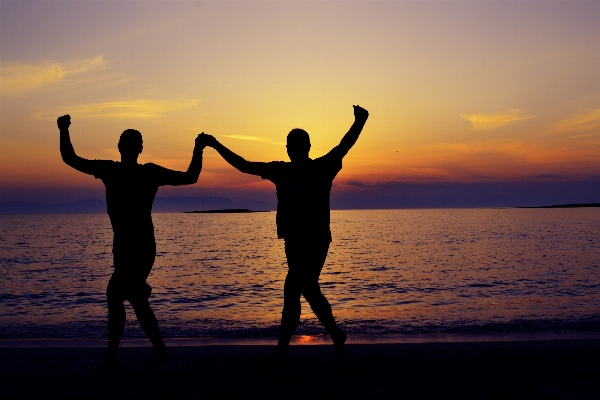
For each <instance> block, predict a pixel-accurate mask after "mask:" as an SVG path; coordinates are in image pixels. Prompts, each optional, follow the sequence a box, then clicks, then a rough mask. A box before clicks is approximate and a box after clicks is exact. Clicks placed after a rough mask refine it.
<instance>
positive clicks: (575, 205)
mask: <svg viewBox="0 0 600 400" xmlns="http://www.w3.org/2000/svg"><path fill="white" fill-rule="evenodd" d="M582 207H600V203H587V204H555V205H552V206H535V207H517V208H582Z"/></svg>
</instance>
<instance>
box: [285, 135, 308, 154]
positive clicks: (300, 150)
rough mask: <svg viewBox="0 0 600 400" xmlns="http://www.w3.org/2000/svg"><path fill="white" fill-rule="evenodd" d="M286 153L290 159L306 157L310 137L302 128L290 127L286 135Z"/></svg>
mask: <svg viewBox="0 0 600 400" xmlns="http://www.w3.org/2000/svg"><path fill="white" fill-rule="evenodd" d="M285 147H287V153H288V156H289V157H290V160H291V161H292V162H293V161H294V160H297V161H302V160H305V159H308V152H309V151H310V137H309V136H308V132H306V131H305V130H304V129H298V128H295V129H292V130H291V131H290V133H288V135H287V144H286V146H285Z"/></svg>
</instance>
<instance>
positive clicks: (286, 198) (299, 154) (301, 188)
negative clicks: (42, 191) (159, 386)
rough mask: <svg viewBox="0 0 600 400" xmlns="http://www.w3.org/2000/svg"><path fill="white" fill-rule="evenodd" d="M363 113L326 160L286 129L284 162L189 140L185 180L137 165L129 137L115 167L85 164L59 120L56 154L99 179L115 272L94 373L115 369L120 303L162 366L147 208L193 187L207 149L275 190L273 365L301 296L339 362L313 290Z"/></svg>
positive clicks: (327, 311) (132, 133)
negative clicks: (159, 195) (278, 293)
mask: <svg viewBox="0 0 600 400" xmlns="http://www.w3.org/2000/svg"><path fill="white" fill-rule="evenodd" d="M368 116H369V113H368V112H367V110H365V109H364V108H361V107H360V106H354V118H355V120H354V123H353V124H352V126H351V127H350V129H349V130H348V132H347V133H346V134H345V135H344V137H343V138H342V140H341V141H340V144H339V145H337V146H336V147H334V148H333V149H332V150H331V151H330V152H329V153H327V154H326V155H324V156H322V157H319V158H316V159H314V160H313V159H311V158H310V157H309V151H310V147H311V143H310V137H309V135H308V133H307V132H306V131H304V130H302V129H293V130H292V131H290V132H289V134H288V136H287V145H286V148H287V153H288V156H289V158H290V162H283V161H274V162H268V163H264V162H250V161H246V160H245V159H244V158H242V157H240V156H239V155H237V154H235V153H234V152H232V151H231V150H229V149H228V148H226V147H225V146H223V145H222V144H221V143H219V142H218V141H217V140H216V139H215V138H214V137H213V136H211V135H205V134H200V135H198V137H197V138H196V143H195V147H194V152H193V155H192V161H191V163H190V166H189V168H188V170H187V171H186V172H179V171H173V170H169V169H167V168H163V167H161V166H158V165H156V164H152V163H148V164H144V165H141V164H138V162H137V159H138V156H139V154H140V153H141V151H142V137H141V134H140V133H139V132H138V131H136V130H133V129H128V130H126V131H124V132H123V133H122V134H121V138H120V140H119V145H118V147H119V152H120V153H121V162H114V161H105V160H86V159H84V158H81V157H79V156H77V155H76V154H75V151H74V150H73V146H72V144H71V140H70V136H69V130H68V128H69V125H70V117H69V116H68V115H65V116H62V117H60V118H59V119H58V127H59V129H60V150H61V155H62V157H63V160H64V162H65V163H66V164H68V165H69V166H71V167H73V168H75V169H76V170H78V171H81V172H83V173H86V174H89V175H93V176H95V177H96V178H98V179H101V180H102V182H103V183H104V185H105V187H106V202H107V211H108V215H109V218H110V221H111V224H112V227H113V232H114V242H113V255H114V267H115V270H114V272H113V275H112V277H111V278H110V281H109V283H108V288H107V291H106V296H107V302H108V315H109V316H108V331H109V345H108V351H107V354H106V356H105V358H104V359H103V360H102V362H101V363H100V365H99V367H100V368H110V367H113V366H115V365H117V363H118V357H117V353H118V347H119V341H120V339H121V336H122V333H123V329H124V325H125V308H124V305H123V302H124V300H128V301H129V302H130V304H131V305H132V307H133V309H134V311H135V313H136V316H137V318H138V321H139V322H140V325H141V326H142V328H143V329H144V331H145V332H146V334H147V335H148V338H149V339H150V341H151V342H152V344H153V346H154V349H155V354H154V357H153V358H152V360H151V362H152V363H162V362H166V361H167V360H168V356H167V353H166V349H165V345H164V342H163V339H162V336H161V334H160V329H159V326H158V322H157V320H156V317H155V316H154V313H153V311H152V309H151V308H150V304H149V302H148V297H149V296H150V292H151V288H150V286H149V285H148V284H147V283H146V278H147V277H148V275H149V274H150V270H151V268H152V265H153V262H154V257H155V255H156V242H155V240H154V227H153V225H152V217H151V211H152V203H153V201H154V196H155V195H156V192H157V190H158V187H159V186H164V185H188V184H193V183H196V182H197V180H198V177H199V175H200V170H201V169H202V150H203V149H204V147H206V146H210V147H212V148H214V149H215V150H216V151H217V152H218V153H219V154H220V155H221V156H222V157H223V158H224V159H225V160H226V161H227V162H228V163H229V164H231V165H232V166H233V167H234V168H236V169H238V170H239V171H241V172H244V173H247V174H252V175H257V176H260V177H262V178H263V179H268V180H270V181H271V182H273V183H274V184H275V187H276V190H277V202H278V203H277V216H276V225H277V235H278V237H279V238H283V239H284V240H285V255H286V258H287V262H288V273H287V276H286V279H285V284H284V306H283V312H282V317H281V330H280V337H279V342H278V344H277V347H276V349H275V351H274V353H273V357H274V358H275V359H284V358H285V357H286V351H287V348H288V345H289V343H290V340H291V339H292V336H293V335H294V332H295V330H296V326H297V324H298V322H299V320H300V313H301V309H300V308H301V307H300V296H304V298H305V299H306V300H307V302H308V303H309V304H310V306H311V308H312V310H313V311H314V313H315V315H316V316H317V318H318V319H319V321H320V322H321V323H322V324H323V326H324V327H325V328H326V329H327V332H328V333H329V335H330V336H331V338H332V340H333V343H334V345H335V347H336V349H337V350H338V353H339V354H340V355H345V349H344V343H345V342H346V338H347V335H346V334H345V333H344V332H342V330H341V329H340V328H339V327H338V325H337V324H336V321H335V319H334V317H333V313H332V310H331V306H330V304H329V302H328V301H327V299H326V298H325V296H324V295H323V293H322V292H321V289H320V287H319V276H320V273H321V270H322V268H323V265H324V263H325V259H326V257H327V252H328V249H329V244H330V243H331V240H332V238H331V230H330V228H329V223H330V206H329V197H330V192H331V186H332V182H333V180H334V179H335V177H336V175H337V173H338V172H339V171H340V170H341V169H342V159H343V158H344V156H345V155H346V154H347V153H348V151H349V150H350V149H351V148H352V146H354V144H355V143H356V140H357V139H358V137H359V135H360V133H361V131H362V129H363V126H364V125H365V123H366V121H367V118H368Z"/></svg>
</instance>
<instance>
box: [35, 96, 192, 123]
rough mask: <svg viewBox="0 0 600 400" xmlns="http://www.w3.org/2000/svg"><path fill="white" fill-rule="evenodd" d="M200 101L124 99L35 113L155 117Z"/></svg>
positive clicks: (49, 116)
mask: <svg viewBox="0 0 600 400" xmlns="http://www.w3.org/2000/svg"><path fill="white" fill-rule="evenodd" d="M198 103H199V100H195V99H173V100H124V101H109V102H106V103H96V104H85V105H79V106H73V107H70V108H69V109H68V110H67V109H63V110H61V111H53V112H43V113H37V114H35V118H38V119H55V118H56V116H57V115H60V114H61V113H65V112H68V113H69V114H70V115H71V116H72V117H73V118H78V119H81V118H139V119H153V118H160V117H163V116H165V115H166V114H167V113H170V112H174V111H181V110H187V109H190V108H193V107H196V105H197V104H198Z"/></svg>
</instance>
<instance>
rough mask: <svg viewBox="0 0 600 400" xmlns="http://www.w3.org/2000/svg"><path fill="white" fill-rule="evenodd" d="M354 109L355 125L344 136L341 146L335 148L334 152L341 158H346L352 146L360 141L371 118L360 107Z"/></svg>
mask: <svg viewBox="0 0 600 400" xmlns="http://www.w3.org/2000/svg"><path fill="white" fill-rule="evenodd" d="M353 107H354V123H353V124H352V126H351V127H350V129H349V130H348V132H347V133H346V134H345V135H344V137H343V138H342V140H341V141H340V144H339V145H337V146H336V147H334V148H333V150H332V152H334V151H335V152H337V153H338V154H339V156H340V157H342V158H343V157H344V156H345V155H346V154H348V152H349V151H350V149H351V148H352V146H354V144H355V143H356V141H357V140H358V137H359V136H360V133H361V132H362V130H363V127H364V126H365V123H366V122H367V118H369V112H368V111H367V110H365V109H364V108H362V107H360V106H353Z"/></svg>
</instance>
